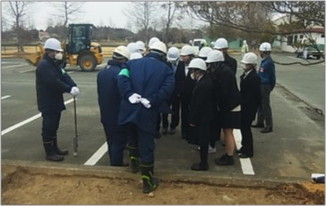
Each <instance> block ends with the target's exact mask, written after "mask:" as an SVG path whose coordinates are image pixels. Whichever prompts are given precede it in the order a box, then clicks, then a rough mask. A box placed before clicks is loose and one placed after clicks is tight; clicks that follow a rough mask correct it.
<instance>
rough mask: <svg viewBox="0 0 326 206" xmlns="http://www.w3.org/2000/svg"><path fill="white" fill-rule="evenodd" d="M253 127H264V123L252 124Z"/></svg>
mask: <svg viewBox="0 0 326 206" xmlns="http://www.w3.org/2000/svg"><path fill="white" fill-rule="evenodd" d="M251 127H254V128H264V125H263V124H253V125H251Z"/></svg>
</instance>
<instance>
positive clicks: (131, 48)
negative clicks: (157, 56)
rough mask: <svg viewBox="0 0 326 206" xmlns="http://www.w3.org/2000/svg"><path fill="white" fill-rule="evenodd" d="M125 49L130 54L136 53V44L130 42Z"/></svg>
mask: <svg viewBox="0 0 326 206" xmlns="http://www.w3.org/2000/svg"><path fill="white" fill-rule="evenodd" d="M127 49H128V50H129V52H130V53H134V52H138V49H137V44H136V43H135V42H130V43H129V44H128V45H127Z"/></svg>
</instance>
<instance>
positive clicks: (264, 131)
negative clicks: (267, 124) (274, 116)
mask: <svg viewBox="0 0 326 206" xmlns="http://www.w3.org/2000/svg"><path fill="white" fill-rule="evenodd" d="M272 131H273V130H272V128H264V129H262V130H261V131H260V132H261V133H270V132H272Z"/></svg>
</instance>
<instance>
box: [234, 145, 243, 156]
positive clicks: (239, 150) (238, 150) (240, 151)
mask: <svg viewBox="0 0 326 206" xmlns="http://www.w3.org/2000/svg"><path fill="white" fill-rule="evenodd" d="M235 152H236V153H238V154H239V153H243V151H242V147H241V148H240V149H237V150H236V151H235Z"/></svg>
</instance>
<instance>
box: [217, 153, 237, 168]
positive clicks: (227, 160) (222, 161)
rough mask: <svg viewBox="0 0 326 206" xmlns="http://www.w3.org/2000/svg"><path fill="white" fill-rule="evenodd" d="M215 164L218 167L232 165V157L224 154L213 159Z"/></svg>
mask: <svg viewBox="0 0 326 206" xmlns="http://www.w3.org/2000/svg"><path fill="white" fill-rule="evenodd" d="M215 163H216V164H217V165H220V166H226V165H234V160H233V156H229V155H227V154H224V155H223V156H222V157H220V158H218V159H215Z"/></svg>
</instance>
